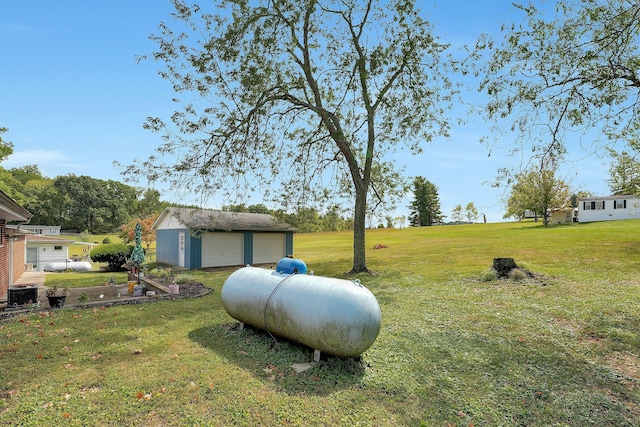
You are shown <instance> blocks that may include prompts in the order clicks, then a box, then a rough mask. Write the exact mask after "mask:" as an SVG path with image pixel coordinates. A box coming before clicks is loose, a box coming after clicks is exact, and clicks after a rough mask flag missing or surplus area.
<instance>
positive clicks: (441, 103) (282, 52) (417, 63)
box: [124, 0, 453, 272]
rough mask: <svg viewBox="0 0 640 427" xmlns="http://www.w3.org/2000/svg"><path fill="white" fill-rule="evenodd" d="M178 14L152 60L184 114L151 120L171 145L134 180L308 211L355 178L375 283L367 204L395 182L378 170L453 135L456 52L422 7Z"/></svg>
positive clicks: (399, 4) (242, 6) (325, 6)
mask: <svg viewBox="0 0 640 427" xmlns="http://www.w3.org/2000/svg"><path fill="white" fill-rule="evenodd" d="M173 3H174V5H175V9H176V12H175V14H173V15H174V17H175V18H177V20H178V22H177V23H175V26H174V28H173V29H172V28H170V26H169V25H168V24H165V23H163V24H161V26H160V34H157V35H153V36H152V37H151V38H152V39H153V40H154V41H156V42H157V44H158V50H157V51H156V52H154V53H153V54H152V55H151V57H152V58H153V59H155V60H157V61H159V62H161V63H163V65H164V67H163V69H162V70H161V71H160V75H161V76H162V77H163V78H166V79H167V80H168V81H169V82H171V84H172V85H173V88H174V89H175V91H176V92H177V93H178V97H177V98H176V102H177V103H178V104H180V105H179V106H178V111H176V112H175V113H174V114H173V115H171V117H170V121H169V122H167V121H165V120H163V119H162V118H149V119H148V120H147V123H146V126H147V127H148V128H149V129H151V130H153V131H157V132H160V133H161V134H163V136H164V138H165V141H166V142H165V143H164V144H163V145H161V146H160V147H158V149H157V155H153V156H151V157H150V158H149V159H148V160H147V161H144V162H142V163H136V164H134V165H131V166H129V167H127V168H125V171H124V174H126V175H128V176H131V177H133V178H135V177H140V176H144V177H146V178H147V179H149V180H151V181H155V180H165V181H167V182H169V183H170V184H171V185H172V186H173V188H174V189H182V188H188V189H189V191H190V192H197V193H200V194H207V193H208V194H211V193H216V192H217V193H218V195H219V194H220V193H228V192H233V191H236V192H239V193H240V194H245V193H250V192H252V191H255V192H258V191H260V192H261V193H262V194H263V195H264V196H265V197H268V196H277V197H280V198H281V200H284V201H286V200H287V199H291V198H292V197H296V198H298V200H300V199H302V200H306V201H307V202H309V201H311V200H314V199H315V197H317V196H324V195H326V194H327V193H326V192H325V190H326V189H327V188H329V187H330V185H329V184H330V183H332V182H334V183H335V182H337V183H340V182H344V179H343V178H344V177H345V176H346V177H348V182H349V183H350V185H349V186H348V188H343V189H341V190H342V194H341V196H343V197H348V198H350V199H351V200H352V202H353V218H354V239H353V240H354V244H353V248H354V253H353V268H352V270H353V271H354V272H362V271H367V264H366V259H365V221H366V214H367V207H368V204H367V200H368V197H371V195H374V197H375V194H376V191H374V190H376V189H377V190H378V191H377V193H378V194H379V195H380V194H384V193H385V192H384V191H381V190H382V188H377V187H382V186H383V185H384V182H385V179H386V178H388V176H389V175H386V176H382V173H381V174H379V175H376V174H375V173H374V172H373V171H374V168H375V167H376V165H377V167H378V168H379V170H381V171H393V170H397V169H395V168H394V165H393V164H392V163H391V162H388V161H385V154H388V153H389V152H390V151H393V150H396V149H407V150H409V151H410V152H411V153H417V152H419V151H420V143H421V142H423V141H430V140H431V139H432V138H433V137H434V135H438V134H447V132H448V121H447V120H446V118H445V117H444V111H445V109H446V108H447V107H448V106H449V105H450V101H451V95H452V93H453V90H452V87H451V84H450V82H449V77H448V76H449V75H450V73H449V70H447V69H446V68H445V67H446V66H447V65H448V64H450V63H449V62H448V60H447V61H443V60H442V58H441V57H442V56H443V52H444V51H445V49H446V46H444V45H442V44H440V43H439V42H438V41H437V40H436V38H435V37H434V35H433V34H432V30H431V26H430V25H429V23H428V22H427V21H425V19H424V18H423V17H422V15H421V14H420V13H419V11H418V10H417V9H416V7H415V3H416V2H415V0H389V1H387V2H379V1H375V0H368V1H363V0H326V1H320V0H304V1H293V0H269V1H267V0H256V1H252V2H247V1H245V0H228V1H224V0H223V1H221V2H220V3H219V9H217V10H205V6H204V5H203V6H198V5H193V6H188V5H187V4H185V3H184V2H183V1H181V0H174V1H173ZM194 95H197V96H194ZM178 98H181V99H178ZM339 190H340V189H339ZM381 198H382V197H381Z"/></svg>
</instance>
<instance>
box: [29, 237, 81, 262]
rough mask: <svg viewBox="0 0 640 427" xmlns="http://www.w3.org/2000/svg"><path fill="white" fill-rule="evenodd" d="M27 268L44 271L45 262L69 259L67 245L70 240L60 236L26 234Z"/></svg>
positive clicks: (69, 244) (69, 243) (71, 242)
mask: <svg viewBox="0 0 640 427" xmlns="http://www.w3.org/2000/svg"><path fill="white" fill-rule="evenodd" d="M26 237H27V259H26V265H27V270H36V271H44V268H45V267H46V266H47V264H49V263H52V262H65V261H67V260H68V259H69V246H71V245H72V244H73V241H72V240H66V239H62V238H60V237H52V236H42V235H40V234H28V235H27V236H26Z"/></svg>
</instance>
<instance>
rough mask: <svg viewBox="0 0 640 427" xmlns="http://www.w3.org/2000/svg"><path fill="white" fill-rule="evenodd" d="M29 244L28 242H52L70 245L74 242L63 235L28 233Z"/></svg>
mask: <svg viewBox="0 0 640 427" xmlns="http://www.w3.org/2000/svg"><path fill="white" fill-rule="evenodd" d="M26 237H27V244H28V243H51V244H58V245H63V246H65V245H67V246H70V245H72V244H73V243H74V242H73V241H72V240H69V239H63V238H61V237H53V236H43V235H42V234H27V235H26Z"/></svg>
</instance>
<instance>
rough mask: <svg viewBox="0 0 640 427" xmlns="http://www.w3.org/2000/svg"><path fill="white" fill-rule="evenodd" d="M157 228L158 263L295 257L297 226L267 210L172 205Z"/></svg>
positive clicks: (258, 261)
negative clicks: (294, 246)
mask: <svg viewBox="0 0 640 427" xmlns="http://www.w3.org/2000/svg"><path fill="white" fill-rule="evenodd" d="M153 229H154V230H155V232H156V259H157V261H158V262H162V263H166V264H170V265H175V266H179V267H184V268H187V269H195V268H204V267H226V266H233V265H246V264H269V263H276V262H278V261H279V260H280V259H282V258H284V257H285V256H288V255H293V233H294V231H295V229H294V228H293V227H291V226H290V225H289V224H287V223H285V222H281V221H279V220H278V219H276V218H275V217H273V216H272V215H267V214H255V213H243V212H226V211H216V210H210V209H190V208H167V209H165V210H164V211H163V212H162V214H160V216H159V217H158V219H157V220H156V222H155V224H154V225H153Z"/></svg>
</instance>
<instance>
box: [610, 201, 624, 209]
mask: <svg viewBox="0 0 640 427" xmlns="http://www.w3.org/2000/svg"><path fill="white" fill-rule="evenodd" d="M626 208H627V201H626V200H615V201H614V203H613V209H626Z"/></svg>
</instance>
